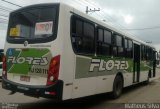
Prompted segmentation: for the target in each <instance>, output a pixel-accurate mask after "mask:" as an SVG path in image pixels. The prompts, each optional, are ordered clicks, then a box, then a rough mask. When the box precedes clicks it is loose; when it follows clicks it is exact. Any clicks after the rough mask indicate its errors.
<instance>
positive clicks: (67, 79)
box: [58, 4, 75, 100]
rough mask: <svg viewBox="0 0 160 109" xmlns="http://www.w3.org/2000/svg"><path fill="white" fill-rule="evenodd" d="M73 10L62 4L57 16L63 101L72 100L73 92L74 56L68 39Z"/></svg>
mask: <svg viewBox="0 0 160 109" xmlns="http://www.w3.org/2000/svg"><path fill="white" fill-rule="evenodd" d="M72 9H73V8H71V7H68V6H66V5H64V4H61V6H60V15H59V22H60V23H59V29H58V30H59V33H58V37H60V42H59V43H61V45H62V49H61V52H62V58H61V59H62V63H61V70H60V75H59V79H60V80H63V82H64V85H63V97H62V99H63V100H66V99H71V98H72V91H73V79H74V73H75V72H74V68H75V54H74V52H73V49H72V45H71V39H70V17H71V13H70V11H72Z"/></svg>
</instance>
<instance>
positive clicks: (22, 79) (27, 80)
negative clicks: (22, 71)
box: [20, 76, 30, 82]
mask: <svg viewBox="0 0 160 109" xmlns="http://www.w3.org/2000/svg"><path fill="white" fill-rule="evenodd" d="M20 80H21V81H25V82H30V77H29V76H21V77H20Z"/></svg>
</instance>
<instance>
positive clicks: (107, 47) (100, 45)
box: [97, 28, 112, 56]
mask: <svg viewBox="0 0 160 109" xmlns="http://www.w3.org/2000/svg"><path fill="white" fill-rule="evenodd" d="M97 32H98V33H97V34H98V38H97V54H98V55H104V56H111V36H112V33H111V32H110V31H107V30H104V29H100V28H99V29H98V31H97Z"/></svg>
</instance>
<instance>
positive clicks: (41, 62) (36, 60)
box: [7, 56, 48, 66]
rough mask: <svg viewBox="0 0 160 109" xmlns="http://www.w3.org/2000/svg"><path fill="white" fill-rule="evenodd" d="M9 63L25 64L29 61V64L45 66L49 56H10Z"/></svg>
mask: <svg viewBox="0 0 160 109" xmlns="http://www.w3.org/2000/svg"><path fill="white" fill-rule="evenodd" d="M7 62H8V63H10V62H11V63H12V64H24V63H27V64H29V65H41V66H45V65H47V64H48V60H47V57H42V58H33V57H18V58H16V57H12V56H11V57H8V61H7Z"/></svg>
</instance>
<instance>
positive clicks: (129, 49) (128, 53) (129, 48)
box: [124, 39, 133, 58]
mask: <svg viewBox="0 0 160 109" xmlns="http://www.w3.org/2000/svg"><path fill="white" fill-rule="evenodd" d="M124 44H125V45H124V48H125V57H126V58H133V42H132V41H131V40H129V39H125V40H124Z"/></svg>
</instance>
